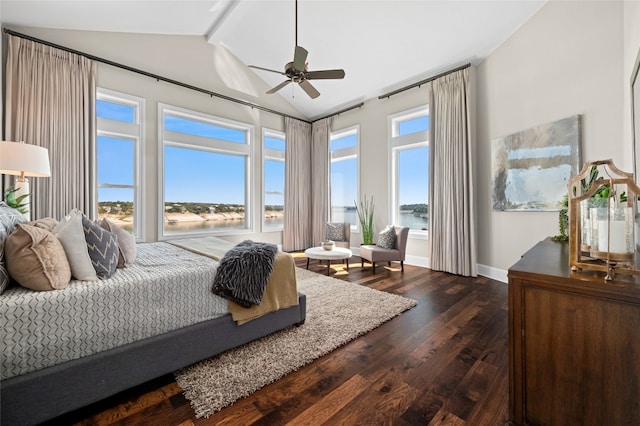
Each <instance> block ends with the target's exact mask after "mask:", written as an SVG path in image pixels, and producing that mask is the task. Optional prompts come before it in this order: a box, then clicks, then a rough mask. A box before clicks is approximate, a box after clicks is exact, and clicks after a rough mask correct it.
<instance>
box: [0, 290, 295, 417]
mask: <svg viewBox="0 0 640 426" xmlns="http://www.w3.org/2000/svg"><path fill="white" fill-rule="evenodd" d="M298 300H299V302H300V303H299V305H297V306H292V307H290V308H286V309H281V310H279V311H276V312H271V313H269V314H267V315H265V316H263V317H261V318H259V319H256V320H253V321H250V322H248V323H247V324H244V325H242V326H238V325H236V323H235V322H234V321H233V320H232V319H231V315H230V314H228V315H225V316H223V317H220V318H216V319H213V320H210V321H206V322H203V323H199V324H195V325H192V326H189V327H185V328H182V329H179V330H175V331H172V332H169V333H165V334H161V335H159V336H155V337H151V338H148V339H144V340H140V341H137V342H134V343H130V344H128V345H125V346H122V347H119V348H115V349H111V350H108V351H104V352H100V353H97V354H95V355H91V356H87V357H84V358H80V359H76V360H73V361H69V362H66V363H63V364H59V365H55V366H52V367H48V368H45V369H42V370H39V371H35V372H33V373H28V374H24V375H22V376H17V377H12V378H10V379H6V380H2V381H1V382H0V410H1V411H0V419H2V424H6V425H14V424H20V425H31V424H37V423H42V422H44V421H46V420H50V419H53V418H55V417H58V416H60V415H62V414H65V413H68V412H71V411H73V410H76V409H78V408H82V407H84V406H86V405H89V404H91V403H94V402H97V401H100V400H102V399H104V398H106V397H109V396H112V395H115V394H116V393H118V392H121V391H123V390H126V389H129V388H131V387H134V386H136V385H139V384H142V383H145V382H147V381H149V380H152V379H155V378H157V377H160V376H163V375H165V374H169V373H171V372H173V371H175V370H178V369H180V368H183V367H186V366H188V365H191V364H193V363H195V362H198V361H201V360H204V359H207V358H210V357H212V356H214V355H217V354H219V353H222V352H224V351H227V350H229V349H233V348H235V347H238V346H240V345H243V344H245V343H248V342H250V341H252V340H255V339H258V338H260V337H263V336H266V335H268V334H271V333H273V332H275V331H278V330H281V329H284V328H287V327H289V326H292V325H300V324H302V323H304V321H305V318H306V297H305V295H304V294H301V293H298Z"/></svg>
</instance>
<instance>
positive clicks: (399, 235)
mask: <svg viewBox="0 0 640 426" xmlns="http://www.w3.org/2000/svg"><path fill="white" fill-rule="evenodd" d="M393 229H394V231H395V233H396V238H395V243H394V246H393V248H391V249H386V248H382V247H379V246H374V245H362V246H360V266H361V267H363V268H364V261H365V259H366V260H368V261H369V262H371V266H372V268H373V273H374V274H375V273H376V262H388V263H389V265H391V262H400V268H401V269H402V271H403V272H404V259H405V251H406V248H407V237H408V236H409V228H408V227H406V226H394V228H393Z"/></svg>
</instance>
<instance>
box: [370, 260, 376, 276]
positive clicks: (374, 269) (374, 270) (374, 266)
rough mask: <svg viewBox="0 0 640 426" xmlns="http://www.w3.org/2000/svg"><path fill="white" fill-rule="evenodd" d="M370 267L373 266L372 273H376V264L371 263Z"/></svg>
mask: <svg viewBox="0 0 640 426" xmlns="http://www.w3.org/2000/svg"><path fill="white" fill-rule="evenodd" d="M371 266H373V273H374V274H375V273H376V262H371Z"/></svg>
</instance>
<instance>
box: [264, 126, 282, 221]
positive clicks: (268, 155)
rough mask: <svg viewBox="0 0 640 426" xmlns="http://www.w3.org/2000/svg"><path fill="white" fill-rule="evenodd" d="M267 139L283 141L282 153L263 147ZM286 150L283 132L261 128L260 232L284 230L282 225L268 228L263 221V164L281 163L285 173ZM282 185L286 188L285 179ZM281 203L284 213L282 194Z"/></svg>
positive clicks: (265, 197)
mask: <svg viewBox="0 0 640 426" xmlns="http://www.w3.org/2000/svg"><path fill="white" fill-rule="evenodd" d="M267 137H272V138H277V139H282V140H283V141H284V146H285V150H284V151H280V150H277V149H271V148H267V147H266V146H265V141H266V139H267ZM286 149H287V139H286V135H285V133H284V132H283V131H279V130H274V129H269V128H266V127H263V128H262V191H261V197H262V208H261V210H260V216H261V218H262V219H261V220H260V222H261V231H262V232H282V231H283V229H284V223H283V224H282V225H279V226H269V225H267V223H266V221H265V215H264V212H265V207H266V201H267V200H266V199H267V194H266V193H265V191H266V188H265V183H266V179H265V170H266V167H265V162H266V161H267V160H269V161H281V162H282V163H283V164H284V166H285V171H286ZM284 185H285V186H286V179H285V182H284ZM282 203H283V209H284V211H286V208H287V206H286V204H285V199H284V193H283V199H282Z"/></svg>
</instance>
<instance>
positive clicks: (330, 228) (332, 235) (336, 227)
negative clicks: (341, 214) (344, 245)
mask: <svg viewBox="0 0 640 426" xmlns="http://www.w3.org/2000/svg"><path fill="white" fill-rule="evenodd" d="M327 239H329V240H332V241H344V240H345V239H346V238H345V236H344V223H327Z"/></svg>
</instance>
